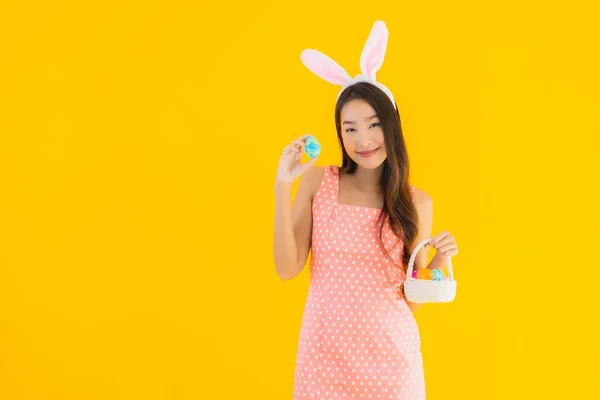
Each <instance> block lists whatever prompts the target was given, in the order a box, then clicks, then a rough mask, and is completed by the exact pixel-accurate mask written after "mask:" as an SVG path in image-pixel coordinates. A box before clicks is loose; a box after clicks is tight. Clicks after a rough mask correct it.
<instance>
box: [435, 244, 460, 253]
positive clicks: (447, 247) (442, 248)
mask: <svg viewBox="0 0 600 400" xmlns="http://www.w3.org/2000/svg"><path fill="white" fill-rule="evenodd" d="M452 249H456V246H455V245H454V244H453V243H448V244H444V245H442V246H440V247H439V248H438V249H437V251H439V252H440V253H446V252H448V251H450V250H452Z"/></svg>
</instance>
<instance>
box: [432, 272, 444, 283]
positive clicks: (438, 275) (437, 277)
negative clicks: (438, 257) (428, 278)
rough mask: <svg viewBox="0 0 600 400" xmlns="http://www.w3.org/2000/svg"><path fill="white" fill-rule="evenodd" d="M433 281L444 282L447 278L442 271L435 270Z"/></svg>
mask: <svg viewBox="0 0 600 400" xmlns="http://www.w3.org/2000/svg"><path fill="white" fill-rule="evenodd" d="M432 272H433V278H432V279H433V280H434V281H443V280H444V279H445V278H446V276H444V273H443V272H442V270H441V269H434V270H433V271H432Z"/></svg>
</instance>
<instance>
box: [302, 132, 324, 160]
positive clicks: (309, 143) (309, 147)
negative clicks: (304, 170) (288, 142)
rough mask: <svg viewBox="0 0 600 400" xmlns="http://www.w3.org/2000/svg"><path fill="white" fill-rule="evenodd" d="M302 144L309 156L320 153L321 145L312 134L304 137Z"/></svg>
mask: <svg viewBox="0 0 600 400" xmlns="http://www.w3.org/2000/svg"><path fill="white" fill-rule="evenodd" d="M304 145H305V146H304V151H305V152H306V154H307V155H308V156H309V157H310V158H316V157H317V156H318V155H319V153H321V145H320V144H319V141H318V140H317V138H315V137H314V136H309V137H308V138H306V140H305V141H304Z"/></svg>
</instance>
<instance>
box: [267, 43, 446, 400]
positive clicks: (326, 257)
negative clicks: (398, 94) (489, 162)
mask: <svg viewBox="0 0 600 400" xmlns="http://www.w3.org/2000/svg"><path fill="white" fill-rule="evenodd" d="M372 36H373V32H372ZM368 43H369V42H367V44H368ZM308 64H310V63H308ZM367 76H368V75H367ZM335 123H336V128H337V135H338V139H339V142H340V147H341V149H342V165H341V167H337V166H325V167H315V166H314V163H315V160H312V161H310V162H309V163H306V164H301V162H300V160H301V155H302V151H303V149H304V142H305V140H306V138H307V136H302V137H300V138H298V139H297V140H295V141H294V142H292V143H291V144H290V145H289V146H287V147H286V148H285V149H284V151H283V154H282V156H281V158H280V163H279V169H278V172H277V179H276V184H275V187H276V189H275V191H276V210H275V229H274V259H275V267H276V271H277V273H278V275H279V276H280V277H281V278H282V279H286V280H288V279H293V278H294V277H296V276H297V275H298V274H299V273H300V272H301V270H302V269H303V267H304V265H305V264H306V261H307V259H308V255H309V252H310V253H311V259H310V287H309V293H308V298H307V300H306V305H305V309H304V315H303V318H302V327H301V331H300V339H299V347H298V354H297V362H296V369H295V375H294V378H295V379H294V391H293V393H294V396H293V398H294V400H303V399H327V400H329V399H354V398H364V399H424V398H425V379H424V375H423V363H422V356H421V347H420V346H421V342H420V336H419V331H418V326H417V323H416V321H415V319H414V316H413V311H414V310H415V309H416V308H417V307H418V306H419V305H418V304H412V303H410V302H408V301H407V300H406V298H405V297H404V294H403V290H402V289H403V282H404V279H405V277H406V268H407V264H408V258H409V257H410V255H411V249H412V248H414V246H415V245H416V244H417V243H419V242H421V241H422V240H424V239H426V238H430V241H429V242H428V246H433V247H434V248H435V249H436V253H435V256H434V257H433V259H432V260H431V262H430V263H429V264H428V265H426V262H427V253H426V252H424V251H420V252H419V253H418V254H417V256H416V259H415V268H417V269H418V268H430V269H438V268H443V267H444V266H445V264H446V257H452V256H454V255H456V254H457V253H458V249H457V246H456V242H455V241H454V238H453V237H452V235H451V234H450V233H448V232H441V233H440V234H438V235H436V236H433V237H431V230H432V221H433V220H432V215H433V208H432V204H433V203H432V200H431V198H430V196H429V195H428V194H427V193H425V192H424V191H422V190H420V189H418V188H415V187H414V186H413V185H411V184H410V183H409V160H408V156H407V151H406V146H405V141H404V138H403V134H402V129H401V122H400V115H399V112H398V109H397V105H396V103H395V101H393V97H391V96H390V93H388V92H387V91H386V90H385V88H384V89H382V88H381V85H380V84H378V83H377V82H376V81H375V80H374V73H373V74H372V79H370V81H369V80H364V79H361V80H359V81H356V82H351V83H350V84H346V85H345V88H344V89H343V90H342V92H341V93H340V95H339V97H338V100H337V104H336V107H335ZM301 175H302V180H301V181H300V185H299V187H298V191H297V194H296V197H295V199H294V201H293V205H292V199H291V189H292V184H293V183H294V181H295V180H296V179H297V178H299V177H300V176H301ZM424 248H426V247H424Z"/></svg>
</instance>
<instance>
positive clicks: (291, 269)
mask: <svg viewBox="0 0 600 400" xmlns="http://www.w3.org/2000/svg"><path fill="white" fill-rule="evenodd" d="M323 172H324V171H323V168H322V167H321V168H312V169H309V170H308V171H307V172H306V173H305V174H304V176H303V177H302V179H301V181H300V185H299V187H298V191H297V193H296V198H295V200H294V202H293V205H292V201H291V185H290V184H286V183H279V182H278V183H277V184H276V186H275V229H274V235H273V256H274V259H275V269H276V270H277V274H278V275H279V277H281V278H282V279H285V280H289V279H293V278H295V277H296V276H297V275H298V274H299V273H300V272H301V271H302V269H303V268H304V265H305V264H306V261H307V259H308V253H309V251H310V247H311V238H312V200H313V197H314V195H315V193H316V191H317V190H318V186H319V183H320V179H319V177H320V178H321V179H322V177H323Z"/></svg>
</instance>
